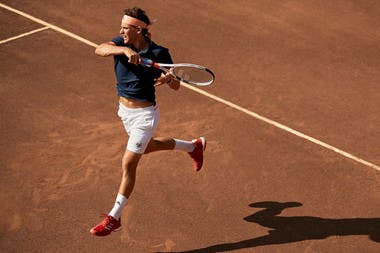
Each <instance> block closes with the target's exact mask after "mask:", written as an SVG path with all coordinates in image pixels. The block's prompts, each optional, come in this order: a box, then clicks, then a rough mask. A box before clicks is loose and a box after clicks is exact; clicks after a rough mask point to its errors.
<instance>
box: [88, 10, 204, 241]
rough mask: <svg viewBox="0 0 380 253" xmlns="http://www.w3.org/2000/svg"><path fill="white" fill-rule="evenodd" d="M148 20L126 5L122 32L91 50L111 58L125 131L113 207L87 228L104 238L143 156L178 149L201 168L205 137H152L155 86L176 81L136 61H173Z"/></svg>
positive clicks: (116, 223)
mask: <svg viewBox="0 0 380 253" xmlns="http://www.w3.org/2000/svg"><path fill="white" fill-rule="evenodd" d="M150 24H151V22H150V20H149V18H148V16H147V15H146V13H145V11H144V10H142V9H140V8H138V7H134V8H130V9H126V10H125V11H124V15H123V17H122V20H121V30H120V35H121V36H118V37H116V38H114V39H112V41H110V42H106V43H102V44H101V45H99V46H98V47H97V48H96V50H95V54H97V55H99V56H113V58H114V69H115V75H116V80H117V85H116V88H117V92H118V96H119V110H118V116H119V117H120V118H121V121H122V122H123V124H124V127H125V130H126V132H127V134H128V135H129V139H128V143H127V146H126V150H125V153H124V155H123V158H122V177H121V183H120V187H119V192H118V194H117V197H116V201H115V204H114V207H113V208H112V209H111V211H110V212H109V213H108V214H107V215H106V214H105V215H104V216H105V218H104V220H103V221H102V222H101V223H99V224H98V225H96V226H95V227H93V228H91V230H90V232H91V233H92V234H94V235H97V236H106V235H109V234H110V233H111V232H112V231H117V230H119V229H120V227H121V219H120V217H121V213H122V209H123V207H124V206H125V205H126V204H127V202H128V198H129V196H130V195H131V193H132V191H133V187H134V184H135V180H136V168H137V165H138V163H139V160H140V158H141V156H142V155H143V154H146V153H150V152H154V151H158V150H173V149H176V150H183V151H185V152H188V154H189V155H190V157H191V158H192V159H193V163H194V169H195V171H199V170H200V169H201V168H202V164H203V151H204V150H205V148H206V140H205V138H204V137H200V138H197V139H194V140H192V141H185V140H179V139H174V138H157V137H153V135H154V132H155V130H156V128H157V125H158V121H159V118H160V111H159V108H158V106H157V104H156V99H155V86H158V85H164V84H167V85H169V87H170V88H172V89H173V90H178V89H179V88H180V83H179V82H178V81H177V80H175V79H174V78H172V77H171V75H169V74H164V73H162V71H161V70H159V69H156V68H151V67H146V66H142V65H140V64H139V63H140V62H141V58H140V57H146V58H149V59H151V60H153V61H155V62H161V63H169V64H171V63H172V58H171V56H170V54H169V50H168V49H167V48H164V47H162V46H159V45H157V44H155V43H154V42H153V41H152V40H151V39H150V37H151V36H150V33H149V31H148V29H149V25H150Z"/></svg>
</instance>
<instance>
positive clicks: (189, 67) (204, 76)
mask: <svg viewBox="0 0 380 253" xmlns="http://www.w3.org/2000/svg"><path fill="white" fill-rule="evenodd" d="M141 64H142V65H144V66H148V67H154V68H158V69H161V70H162V71H164V72H165V73H169V74H171V75H172V76H173V77H174V78H175V79H177V80H178V81H181V82H184V83H187V84H192V85H197V86H207V85H210V84H212V83H213V82H214V80H215V75H214V73H212V71H211V70H209V69H208V68H206V67H203V66H200V65H197V64H191V63H177V64H166V63H158V62H154V61H152V60H151V59H148V58H144V57H141Z"/></svg>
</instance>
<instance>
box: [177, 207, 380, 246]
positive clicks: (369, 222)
mask: <svg viewBox="0 0 380 253" xmlns="http://www.w3.org/2000/svg"><path fill="white" fill-rule="evenodd" d="M249 206H250V207H255V208H264V210H261V211H258V212H255V213H254V214H252V215H250V216H247V217H245V218H244V220H246V221H248V222H254V223H257V224H260V225H261V226H264V227H267V228H270V229H271V230H269V231H268V234H267V235H264V236H261V237H256V238H252V239H248V240H243V241H238V242H232V243H222V244H217V245H212V246H209V247H206V248H200V249H193V250H189V251H183V252H182V253H212V252H226V251H231V250H237V249H244V248H253V247H257V246H264V245H273V244H284V243H291V242H298V241H304V240H318V239H324V238H327V237H329V236H345V235H368V236H369V238H370V239H371V240H372V241H375V242H378V243H380V218H350V219H325V218H319V217H311V216H293V217H284V216H279V214H280V213H281V212H282V211H283V210H284V209H286V208H290V207H299V206H302V204H301V203H299V202H285V203H279V202H273V201H266V202H257V203H252V204H250V205H249Z"/></svg>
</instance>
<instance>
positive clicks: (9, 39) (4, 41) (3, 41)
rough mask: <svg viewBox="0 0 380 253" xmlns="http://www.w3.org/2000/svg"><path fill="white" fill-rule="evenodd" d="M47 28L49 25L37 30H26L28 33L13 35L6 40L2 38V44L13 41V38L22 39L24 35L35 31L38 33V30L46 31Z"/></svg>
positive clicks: (0, 42) (0, 41)
mask: <svg viewBox="0 0 380 253" xmlns="http://www.w3.org/2000/svg"><path fill="white" fill-rule="evenodd" d="M46 29H49V27H47V26H45V27H42V28H38V29H36V30H33V31H30V32H26V33H23V34H20V35H17V36H14V37H11V38H8V39H5V40H0V44H4V43H7V42H9V41H12V40H17V39H20V38H22V37H25V36H29V35H31V34H33V33H38V32H41V31H44V30H46Z"/></svg>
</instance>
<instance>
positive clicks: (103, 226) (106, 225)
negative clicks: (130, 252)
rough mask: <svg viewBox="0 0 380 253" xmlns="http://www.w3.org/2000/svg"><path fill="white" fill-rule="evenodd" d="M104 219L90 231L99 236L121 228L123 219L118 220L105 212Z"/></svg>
mask: <svg viewBox="0 0 380 253" xmlns="http://www.w3.org/2000/svg"><path fill="white" fill-rule="evenodd" d="M102 216H105V218H104V220H103V221H102V222H101V223H99V224H98V225H96V226H95V227H93V228H91V230H90V233H91V234H93V235H97V236H106V235H109V234H111V232H112V231H114V232H116V231H118V230H120V229H121V219H119V220H116V219H115V218H113V217H112V216H111V215H108V214H103V215H102Z"/></svg>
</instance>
